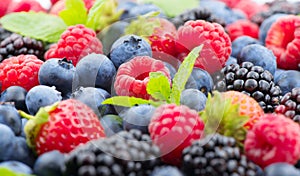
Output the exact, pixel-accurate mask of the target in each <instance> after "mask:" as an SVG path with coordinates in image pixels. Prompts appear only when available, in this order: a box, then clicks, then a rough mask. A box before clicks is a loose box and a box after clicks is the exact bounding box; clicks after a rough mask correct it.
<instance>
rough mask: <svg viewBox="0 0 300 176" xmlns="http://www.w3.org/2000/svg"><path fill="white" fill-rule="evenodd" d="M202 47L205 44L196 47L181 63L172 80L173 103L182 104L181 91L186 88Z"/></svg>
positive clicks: (171, 96)
mask: <svg viewBox="0 0 300 176" xmlns="http://www.w3.org/2000/svg"><path fill="white" fill-rule="evenodd" d="M202 48H203V44H202V45H200V46H198V47H195V48H194V49H193V50H192V51H191V52H190V53H189V55H188V56H187V57H186V58H185V59H184V61H183V62H182V63H181V65H180V67H179V69H178V71H177V73H176V74H175V76H174V78H173V82H172V91H171V95H170V101H171V102H172V103H176V104H177V105H179V104H180V95H181V92H182V91H183V90H184V88H185V84H186V82H187V80H188V79H189V77H190V75H191V73H192V71H193V68H194V65H195V62H196V59H197V58H198V56H199V54H200V52H201V50H202Z"/></svg>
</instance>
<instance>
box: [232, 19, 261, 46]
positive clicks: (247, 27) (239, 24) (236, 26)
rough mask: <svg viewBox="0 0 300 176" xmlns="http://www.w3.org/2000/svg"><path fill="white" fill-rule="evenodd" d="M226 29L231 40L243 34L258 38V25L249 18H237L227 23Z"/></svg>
mask: <svg viewBox="0 0 300 176" xmlns="http://www.w3.org/2000/svg"><path fill="white" fill-rule="evenodd" d="M226 30H227V32H228V34H229V36H230V39H231V41H234V40H235V39H236V38H238V37H240V36H243V35H247V36H250V37H252V38H256V39H258V33H259V26H258V25H257V24H255V23H252V22H251V21H249V20H237V21H235V22H234V23H231V24H229V25H227V26H226Z"/></svg>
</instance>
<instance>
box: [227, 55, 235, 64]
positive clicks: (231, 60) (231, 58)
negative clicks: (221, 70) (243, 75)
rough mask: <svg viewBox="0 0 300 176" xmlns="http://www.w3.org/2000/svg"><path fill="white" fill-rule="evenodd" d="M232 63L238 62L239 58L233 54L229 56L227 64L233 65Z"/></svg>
mask: <svg viewBox="0 0 300 176" xmlns="http://www.w3.org/2000/svg"><path fill="white" fill-rule="evenodd" d="M231 64H237V59H236V58H235V57H232V56H230V57H229V58H228V60H227V61H226V64H225V65H226V66H229V65H231Z"/></svg>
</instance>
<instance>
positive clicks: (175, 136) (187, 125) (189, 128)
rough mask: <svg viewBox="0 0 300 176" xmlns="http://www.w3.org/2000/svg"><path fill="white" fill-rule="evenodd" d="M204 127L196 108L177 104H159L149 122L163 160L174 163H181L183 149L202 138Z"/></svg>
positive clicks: (151, 133)
mask: <svg viewBox="0 0 300 176" xmlns="http://www.w3.org/2000/svg"><path fill="white" fill-rule="evenodd" d="M203 129H204V123H203V121H202V120H201V119H200V117H199V115H198V113H197V112H196V111H195V110H191V109H189V108H188V107H187V106H184V105H180V106H177V105H175V104H164V105H161V106H159V107H158V108H157V109H156V110H155V112H154V114H153V116H152V118H151V121H150V124H149V132H150V136H151V139H152V140H153V143H154V144H156V145H157V146H159V148H160V150H161V154H162V160H163V161H164V162H165V163H167V164H172V165H180V163H181V153H182V150H183V149H184V148H186V147H188V146H190V145H191V144H192V142H193V141H194V140H197V139H200V138H201V136H202V133H203Z"/></svg>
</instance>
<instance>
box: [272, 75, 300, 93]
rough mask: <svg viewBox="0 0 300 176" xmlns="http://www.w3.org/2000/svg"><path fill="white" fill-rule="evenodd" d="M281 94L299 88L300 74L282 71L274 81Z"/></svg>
mask: <svg viewBox="0 0 300 176" xmlns="http://www.w3.org/2000/svg"><path fill="white" fill-rule="evenodd" d="M276 84H277V85H278V86H279V87H280V89H281V91H282V94H283V95H284V94H286V93H288V92H290V91H292V89H293V88H295V87H300V72H299V71H296V70H287V71H283V72H282V73H281V74H280V75H279V76H278V77H277V80H276Z"/></svg>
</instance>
